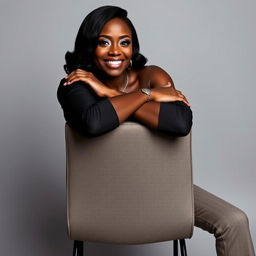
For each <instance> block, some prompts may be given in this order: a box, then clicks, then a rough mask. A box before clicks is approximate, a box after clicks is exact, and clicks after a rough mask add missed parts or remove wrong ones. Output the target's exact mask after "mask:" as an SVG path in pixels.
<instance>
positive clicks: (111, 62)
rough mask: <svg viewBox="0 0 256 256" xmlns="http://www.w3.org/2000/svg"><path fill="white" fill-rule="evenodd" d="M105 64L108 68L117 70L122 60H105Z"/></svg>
mask: <svg viewBox="0 0 256 256" xmlns="http://www.w3.org/2000/svg"><path fill="white" fill-rule="evenodd" d="M105 62H106V64H107V66H108V67H110V68H119V67H120V66H121V65H122V63H123V61H122V60H105Z"/></svg>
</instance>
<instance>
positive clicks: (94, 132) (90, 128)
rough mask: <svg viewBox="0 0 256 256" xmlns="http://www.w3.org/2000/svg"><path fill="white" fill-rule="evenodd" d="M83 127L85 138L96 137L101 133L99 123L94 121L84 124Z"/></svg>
mask: <svg viewBox="0 0 256 256" xmlns="http://www.w3.org/2000/svg"><path fill="white" fill-rule="evenodd" d="M83 126H84V127H83V130H84V131H85V134H86V135H87V136H90V137H96V136H99V135H101V134H102V133H103V131H102V127H101V124H100V122H97V121H96V120H92V121H90V122H85V124H84V125H83Z"/></svg>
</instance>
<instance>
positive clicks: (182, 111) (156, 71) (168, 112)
mask: <svg viewBox="0 0 256 256" xmlns="http://www.w3.org/2000/svg"><path fill="white" fill-rule="evenodd" d="M149 68H150V69H151V70H150V72H149V73H150V74H152V76H151V78H150V80H151V85H152V87H154V88H161V87H165V86H166V84H167V83H168V81H170V82H171V87H172V89H174V90H176V89H175V87H174V83H173V81H172V79H171V77H170V76H169V75H168V74H167V73H166V72H165V71H164V70H163V69H161V68H159V67H157V66H150V67H149ZM178 92H179V91H178ZM152 93H153V94H154V90H153V91H152ZM180 93H181V92H180ZM160 101H161V99H160ZM133 116H134V117H135V119H137V121H139V122H140V123H142V124H144V125H146V126H148V127H150V128H153V129H155V130H159V131H164V132H167V133H170V134H173V135H176V136H185V135H187V134H188V133H189V132H190V130H191V126H192V111H191V109H190V105H189V102H188V101H187V99H186V98H185V97H184V98H183V101H174V102H155V101H152V102H148V103H146V104H144V105H143V106H141V107H140V108H139V109H138V110H137V111H136V112H135V113H134V114H133Z"/></svg>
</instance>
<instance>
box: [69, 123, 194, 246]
mask: <svg viewBox="0 0 256 256" xmlns="http://www.w3.org/2000/svg"><path fill="white" fill-rule="evenodd" d="M66 153H67V221H68V233H69V238H70V239H72V240H80V241H90V242H102V243H112V244H143V243H153V242H161V241H168V240H176V239H182V238H190V237H191V236H192V232H193V226H194V225H193V224H194V206H193V205H194V204H193V185H192V164H191V162H192V161H191V160H192V159H191V134H189V135H187V136H185V137H172V136H167V135H165V134H159V133H157V132H153V131H151V130H149V129H147V128H146V127H144V126H142V125H140V124H137V123H132V122H125V123H123V124H121V125H120V126H119V127H118V128H116V129H115V130H113V131H111V132H108V133H106V134H104V135H101V136H98V137H85V136H82V135H80V134H79V133H78V132H76V131H75V130H74V129H72V128H71V127H70V126H68V125H67V124H66Z"/></svg>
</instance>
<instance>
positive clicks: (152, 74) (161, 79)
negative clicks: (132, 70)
mask: <svg viewBox="0 0 256 256" xmlns="http://www.w3.org/2000/svg"><path fill="white" fill-rule="evenodd" d="M139 76H140V78H141V79H142V80H150V86H151V87H152V88H155V87H162V86H165V85H166V84H167V83H168V82H171V84H172V86H174V84H173V81H172V78H171V76H170V75H169V74H168V73H167V72H166V71H165V70H164V69H162V68H161V67H159V66H156V65H149V66H145V67H143V68H142V69H141V70H140V71H139Z"/></svg>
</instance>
